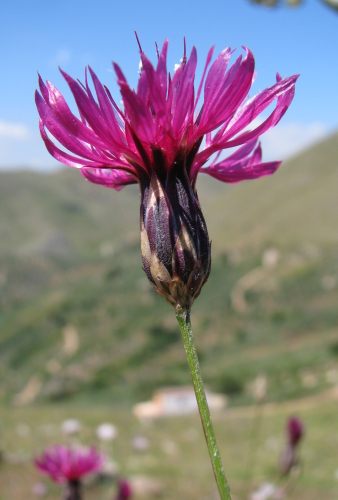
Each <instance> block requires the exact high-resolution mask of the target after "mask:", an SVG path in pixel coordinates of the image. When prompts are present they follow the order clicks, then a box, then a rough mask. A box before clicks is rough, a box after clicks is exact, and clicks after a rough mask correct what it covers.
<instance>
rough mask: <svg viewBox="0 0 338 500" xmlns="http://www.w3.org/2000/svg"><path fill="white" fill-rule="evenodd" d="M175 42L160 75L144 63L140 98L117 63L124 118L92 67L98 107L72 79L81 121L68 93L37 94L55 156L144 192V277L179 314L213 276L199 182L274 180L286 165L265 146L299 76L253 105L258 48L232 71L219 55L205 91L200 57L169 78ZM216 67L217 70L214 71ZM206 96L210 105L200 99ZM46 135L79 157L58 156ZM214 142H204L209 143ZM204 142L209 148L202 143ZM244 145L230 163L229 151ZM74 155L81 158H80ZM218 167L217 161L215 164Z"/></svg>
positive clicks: (112, 183) (45, 88)
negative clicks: (269, 157) (265, 153)
mask: <svg viewBox="0 0 338 500" xmlns="http://www.w3.org/2000/svg"><path fill="white" fill-rule="evenodd" d="M167 49H168V41H167V40H166V41H165V42H164V44H163V47H162V50H161V52H159V51H157V52H158V63H157V66H156V68H154V67H153V65H152V64H151V62H150V61H149V59H148V58H147V57H146V56H145V55H144V53H143V52H142V49H141V47H140V54H141V63H142V64H141V66H142V69H141V74H140V78H139V81H138V85H137V90H136V91H133V90H131V89H130V87H129V86H128V84H127V81H126V78H125V76H124V74H123V73H122V70H121V69H120V67H119V66H118V65H117V64H115V63H114V69H115V72H116V75H117V81H118V85H119V86H120V91H121V95H122V100H123V107H124V109H123V110H121V109H120V108H119V107H118V106H117V104H116V103H115V101H114V100H113V98H112V96H111V94H110V92H109V90H108V89H107V87H104V86H103V85H102V84H101V82H100V81H99V79H98V78H97V76H96V75H95V73H94V72H93V70H92V69H91V68H89V73H90V76H91V78H92V80H93V84H94V88H95V92H96V95H97V101H96V100H95V99H94V96H93V94H92V91H91V90H90V87H89V84H88V72H87V70H86V75H85V85H82V84H80V83H78V82H77V81H76V80H74V79H73V78H71V77H70V76H69V75H67V74H66V73H65V72H62V74H63V76H64V78H65V80H66V81H67V83H68V85H69V87H70V89H71V91H72V93H73V95H74V98H75V101H76V104H77V107H78V110H79V114H80V119H79V118H77V117H76V116H75V115H73V113H72V112H71V111H70V109H69V107H68V105H67V103H66V101H65V99H64V98H63V96H62V95H61V94H60V92H59V91H58V90H57V89H56V88H55V87H54V86H53V85H52V84H51V83H50V82H48V81H47V84H46V85H45V84H44V83H43V81H42V79H41V77H40V76H39V86H40V91H41V95H40V94H39V93H38V92H36V105H37V108H38V112H39V115H40V132H41V136H42V138H43V140H44V142H45V145H46V147H47V149H48V151H49V152H50V154H51V155H52V156H53V157H54V158H56V159H57V160H59V161H61V162H62V163H64V164H66V165H69V166H71V167H78V168H80V169H81V173H82V175H83V176H84V177H85V178H86V179H88V180H89V181H91V182H93V183H96V184H102V185H103V186H106V187H110V188H114V189H117V190H119V189H121V188H123V187H124V186H126V185H127V184H134V183H139V185H140V191H141V252H142V260H143V266H144V270H145V272H146V274H147V277H148V279H149V280H150V282H151V283H152V285H153V286H154V287H155V289H156V290H157V291H158V292H159V293H160V294H161V295H163V296H164V297H165V298H166V300H167V301H168V302H169V303H171V304H173V305H174V306H176V308H183V309H190V307H191V305H192V303H193V301H194V299H195V298H196V297H197V296H198V295H199V293H200V291H201V288H202V286H203V284H204V283H205V282H206V280H207V278H208V276H209V273H210V263H211V257H210V242H209V237H208V232H207V228H206V224H205V221H204V218H203V215H202V212H201V209H200V205H199V201H198V197H197V192H196V188H195V183H196V178H197V175H198V173H199V172H200V173H205V174H209V175H211V176H212V177H215V178H216V179H218V180H220V181H222V182H230V183H233V182H239V181H242V180H245V179H255V178H258V177H261V176H264V175H270V174H272V173H273V172H275V171H276V169H277V168H278V166H279V165H280V163H281V162H279V161H273V162H268V163H263V162H262V150H261V147H260V144H259V143H258V142H257V141H258V137H259V136H260V135H261V134H262V133H264V132H266V131H267V130H269V129H270V128H271V127H274V126H275V125H276V124H277V123H278V122H279V120H280V119H281V118H282V116H283V115H284V113H285V112H286V110H287V109H288V107H289V105H290V103H291V101H292V99H293V96H294V91H295V82H296V80H297V76H291V77H288V78H285V79H282V78H281V76H280V75H279V74H277V82H276V83H275V84H274V85H272V86H271V87H270V88H268V89H266V90H264V91H262V92H260V93H259V94H257V95H256V96H254V97H252V98H251V99H249V100H246V99H247V96H248V93H249V90H250V88H251V84H252V81H253V77H254V66H255V61H254V57H253V54H252V53H251V52H250V50H249V49H245V52H246V56H245V58H244V59H242V56H239V57H238V58H237V60H236V61H235V62H234V64H233V65H232V66H231V67H230V68H229V67H228V66H229V61H230V57H231V55H232V51H231V49H230V48H227V49H225V50H223V51H222V52H221V53H220V54H219V56H218V57H217V58H216V60H215V61H214V62H213V64H211V66H210V63H211V59H212V55H213V50H214V49H213V48H211V49H210V51H209V53H208V56H207V60H206V64H205V68H204V72H203V75H202V79H201V82H200V83H199V85H198V88H197V92H195V88H194V78H195V71H196V65H197V52H196V49H195V47H193V48H192V51H191V54H190V57H189V58H188V59H187V57H186V49H185V46H184V55H183V59H182V63H181V65H180V66H179V68H178V69H177V70H176V71H175V72H174V74H173V76H171V75H170V73H169V74H168V72H167V67H166V58H167ZM209 66H210V69H209V70H208V68H209ZM202 94H203V104H200V98H201V96H202ZM273 101H276V106H275V109H274V110H273V111H272V112H271V114H270V115H269V116H268V117H267V118H266V119H265V120H263V121H262V122H261V123H260V124H259V125H257V126H255V127H254V128H253V129H252V130H248V129H247V127H248V126H250V124H252V122H253V121H254V120H255V118H257V117H258V116H259V115H260V114H261V113H262V112H263V111H264V110H265V109H266V108H267V107H268V106H269V105H270V104H271V103H273ZM46 129H47V130H48V131H49V133H50V134H51V135H52V136H54V138H55V139H56V140H57V141H59V143H60V144H61V145H62V146H63V147H64V148H65V149H66V150H68V151H69V152H67V151H64V150H61V149H60V148H59V147H57V146H56V145H55V144H54V143H53V142H52V140H51V139H50V137H49V136H48V135H47V132H46ZM203 139H204V141H203ZM202 141H203V142H202ZM237 146H240V147H239V149H237V150H236V151H235V152H234V153H233V154H231V155H230V156H228V157H227V158H225V159H221V160H220V155H221V153H222V152H223V151H224V150H225V149H229V148H232V147H237ZM70 153H71V154H70ZM209 160H210V161H209Z"/></svg>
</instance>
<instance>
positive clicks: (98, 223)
mask: <svg viewBox="0 0 338 500" xmlns="http://www.w3.org/2000/svg"><path fill="white" fill-rule="evenodd" d="M337 158H338V146H337V134H336V135H333V136H332V137H331V138H329V139H327V140H326V141H324V142H323V143H321V144H318V145H316V146H315V147H314V148H312V149H311V150H309V151H307V152H304V153H303V154H302V155H300V156H298V157H297V158H294V159H292V160H290V161H289V162H287V163H286V164H285V165H283V166H282V167H281V169H280V171H279V172H278V173H277V174H276V175H275V176H273V177H272V178H264V179H260V180H258V181H255V182H252V183H250V182H248V183H242V184H239V185H236V186H230V187H229V186H225V185H222V184H221V183H217V182H216V181H214V180H211V179H207V178H204V177H203V176H201V179H199V184H198V189H199V196H200V200H201V204H202V207H203V210H204V213H205V217H206V220H207V223H208V228H209V233H210V236H211V238H212V240H213V243H212V252H213V265H212V273H211V276H210V279H209V281H208V283H207V284H206V285H205V287H204V289H203V291H202V293H201V296H200V297H199V298H198V300H197V301H196V303H195V305H194V307H193V311H192V323H193V329H194V333H195V337H196V345H197V350H198V354H199V358H200V363H201V368H202V374H203V377H204V380H205V382H206V384H207V385H208V386H209V387H210V388H211V389H212V390H215V391H220V392H223V393H225V394H226V395H227V396H228V406H229V408H230V409H229V410H228V411H227V412H226V413H225V414H222V415H220V416H217V417H216V427H217V429H216V430H217V432H218V434H219V435H220V443H221V448H222V447H224V448H223V449H224V453H223V454H224V457H225V461H227V469H228V471H229V478H230V480H231V485H232V488H233V491H234V500H235V499H236V495H238V492H239V491H240V488H241V482H242V480H243V474H244V472H243V470H244V469H243V463H244V461H245V456H246V455H245V454H246V449H247V437H248V435H249V434H250V428H251V418H252V410H250V409H249V408H248V407H249V406H250V405H252V404H253V396H252V391H251V387H252V382H253V381H254V380H255V378H256V377H257V375H258V374H259V373H264V374H265V375H266V377H267V381H268V393H267V401H268V405H275V406H268V408H270V410H269V411H270V413H267V411H268V408H267V409H266V413H265V417H264V425H263V429H264V432H267V433H268V434H267V435H266V436H265V435H264V436H265V437H266V439H265V437H264V436H262V443H261V446H260V448H259V451H258V458H257V470H255V481H256V483H257V484H258V482H261V481H263V480H268V479H271V478H273V477H274V474H275V472H276V469H275V463H276V460H277V455H278V452H279V451H280V447H281V445H282V439H283V437H282V434H283V431H282V429H283V426H284V421H285V418H286V415H287V413H288V412H293V411H294V409H297V412H298V410H299V413H300V414H301V416H303V417H304V418H305V419H306V423H307V427H308V429H309V432H308V437H307V439H306V441H305V442H304V450H303V452H304V461H305V463H306V469H304V475H303V476H302V477H301V478H300V479H299V484H298V485H297V487H296V489H295V491H294V493H292V494H291V493H290V495H291V496H290V498H294V499H296V498H297V499H300V500H302V499H303V498H304V499H305V498H306V499H307V500H312V499H315V498H320V497H322V496H323V497H325V498H326V499H328V500H330V499H331V498H334V494H333V490H334V484H335V479H334V473H335V469H334V467H335V465H334V460H333V456H334V454H333V451H332V450H333V447H334V443H335V442H336V441H335V440H336V437H334V436H335V430H334V422H335V418H334V415H335V411H334V405H335V403H333V402H332V401H331V400H330V399H329V400H326V399H325V397H324V396H323V395H325V394H328V393H329V391H330V390H331V388H332V385H333V384H335V383H337V382H338V355H337V352H338V348H337V342H338V330H337V324H338V310H337V301H338V286H337V283H338V274H337V264H338V257H337V255H338V254H337V249H336V246H337V231H336V228H337V227H338V219H337V214H338V212H337V210H336V186H337V182H338V178H337V175H338V168H337V167H338V165H337ZM0 180H1V182H0V292H1V293H0V414H1V421H2V438H1V439H2V440H3V443H4V444H3V448H4V451H5V453H6V455H7V456H8V455H9V456H12V455H13V454H14V462H15V456H17V458H18V457H20V453H27V454H28V456H31V455H32V454H33V453H36V452H37V451H38V449H42V448H43V446H45V445H47V444H49V443H50V442H51V441H52V440H59V439H60V433H59V431H58V430H57V429H59V425H60V422H61V421H62V419H63V418H66V416H78V417H79V418H81V420H82V421H83V423H84V425H85V429H86V431H85V432H84V434H83V435H82V436H81V440H83V441H84V442H87V443H89V442H91V440H92V439H94V428H95V426H96V425H97V424H98V423H100V422H101V421H104V420H114V422H115V421H116V423H117V425H118V426H119V428H120V429H121V433H120V435H119V438H118V440H117V441H116V444H115V443H114V449H113V451H114V455H115V454H116V458H117V459H118V461H119V462H120V463H121V468H122V471H123V472H124V473H125V474H127V475H129V474H134V473H149V474H150V475H154V476H156V477H159V478H160V479H161V481H162V482H163V484H164V491H165V493H164V496H163V498H168V499H169V498H173V499H176V498H186V499H189V498H201V500H202V499H203V498H204V499H207V498H211V495H212V492H213V488H214V486H213V482H212V477H211V470H210V468H209V465H208V462H207V452H206V448H205V446H204V443H203V439H202V436H201V435H200V434H201V433H200V428H199V422H198V419H197V417H196V418H195V417H193V418H192V419H172V420H161V421H158V422H155V423H153V424H152V425H151V426H150V427H149V428H147V427H140V424H139V423H138V422H136V421H135V420H134V419H133V417H132V416H131V413H130V408H131V406H132V404H134V403H135V402H136V401H143V400H145V399H148V398H149V397H151V395H152V393H153V391H154V390H155V389H156V388H158V387H160V386H168V385H169V386H171V385H185V384H188V383H190V374H189V372H188V367H187V363H186V359H185V353H184V349H183V345H182V342H181V339H180V337H179V330H178V325H177V324H176V321H175V317H174V313H173V311H172V309H171V308H170V306H168V305H167V304H165V303H164V301H163V299H162V298H161V297H159V296H158V295H156V293H155V292H154V291H153V290H152V289H151V288H150V286H149V284H148V282H147V280H146V278H145V275H144V273H143V271H142V269H141V259H140V251H139V235H138V225H139V222H138V214H139V206H138V205H139V194H138V191H137V189H136V188H133V187H130V188H126V189H125V190H124V191H123V192H122V193H115V192H112V191H111V190H105V189H103V188H100V187H97V186H93V185H90V184H89V183H86V182H85V181H84V180H83V179H82V178H81V177H80V176H79V175H78V172H73V171H70V170H69V171H61V172H58V173H55V174H52V175H40V174H34V173H30V172H20V173H1V174H0ZM271 248H272V249H273V251H274V252H275V254H276V255H277V257H278V258H277V261H276V263H275V265H270V266H269V265H266V264H264V259H265V257H264V256H265V253H266V250H268V249H271ZM236 294H237V295H236ZM238 296H239V297H240V301H241V304H242V306H243V304H244V306H243V307H242V309H240V308H238V305H237V306H236V301H235V300H234V297H237V299H238ZM237 304H238V302H237ZM69 327H72V329H73V330H74V329H75V330H76V332H77V339H78V344H79V345H78V346H77V348H76V349H75V350H74V351H73V352H71V353H69V352H68V353H67V352H66V349H65V333H64V332H65V329H67V328H69ZM32 380H33V381H35V385H36V384H37V385H38V387H39V389H38V390H37V392H36V394H35V396H34V398H33V400H34V401H32V404H33V405H36V406H28V407H25V408H14V407H13V405H14V404H15V402H16V401H18V399H17V395H18V394H20V393H22V391H24V390H25V387H27V383H29V382H31V381H32ZM36 381H37V382H36ZM322 397H324V399H321V398H322ZM300 398H302V401H307V402H309V401H310V403H311V401H312V403H311V404H310V403H306V405H309V404H310V406H306V405H305V406H304V407H303V406H302V405H301V404H300V403H299V404H298V401H299V400H300ZM311 398H312V399H311ZM316 398H317V399H316ZM288 401H289V403H288ZM290 401H291V403H290ZM313 401H317V403H313ZM288 405H289V406H288ZM311 405H312V406H311ZM94 407H95V410H94V409H93V408H94ZM271 408H275V410H272V409H271ZM295 411H296V410H295ZM20 422H26V423H27V424H28V425H29V427H30V428H31V433H30V435H29V436H27V437H25V438H22V437H20V438H19V436H17V435H16V425H17V424H18V423H20ZM49 424H53V425H54V427H53V429H54V431H55V433H54V434H53V435H51V436H48V435H47V434H46V433H45V431H43V430H42V429H46V427H43V426H46V425H49ZM55 426H56V427H55ZM50 429H52V427H50ZM54 431H53V432H54ZM139 432H142V433H149V437H150V439H151V442H152V446H151V450H150V451H149V453H148V452H147V453H146V454H145V455H144V456H143V455H142V456H141V455H140V456H134V455H135V453H134V452H133V451H132V449H131V446H130V438H131V436H132V435H134V434H135V433H139ZM187 436H196V438H194V439H192V438H191V437H190V438H189V437H187ZM263 438H264V439H263ZM189 439H190V441H189ZM164 440H169V441H171V440H174V441H175V440H176V441H177V444H178V449H179V452H178V455H177V456H169V455H168V456H167V455H165V453H164V452H163V449H162V448H163V447H162V448H161V443H162V442H163V441H164ZM264 443H270V445H271V446H270V445H269V444H266V445H265V444H264ZM271 443H275V444H274V445H272V444H271ZM276 443H277V444H276ZM269 446H270V448H269ZM164 448H165V446H164ZM169 448H170V446H169ZM197 450H198V451H197ZM203 450H204V452H203ZM203 453H204V455H203ZM318 457H320V459H319V458H318ZM14 462H13V461H12V462H10V461H9V462H4V463H2V464H0V486H1V487H0V499H1V500H17V499H19V498H20V500H21V499H22V498H25V499H26V497H27V495H29V494H30V491H31V485H32V481H35V480H36V479H37V475H36V474H35V473H34V472H33V468H32V466H31V465H30V463H29V462H23V463H22V464H18V463H14ZM18 474H20V477H22V478H23V479H22V485H23V487H24V488H25V492H23V490H22V489H21V490H20V488H21V482H18V481H16V480H15V478H16V477H18ZM34 474H35V475H34ZM3 485H5V486H3ZM93 488H94V487H92V488H89V490H88V495H87V496H88V498H89V499H90V498H93V499H94V498H98V496H97V495H98V494H100V495H101V496H102V500H105V499H106V498H107V499H108V498H111V496H112V491H111V487H110V486H107V487H106V488H103V487H102V489H101V490H100V492H99V493H98V492H97V491H96V490H95V489H93ZM27 492H28V493H27ZM1 495H2V496H1ZM20 495H21V496H20ZM25 495H26V496H25ZM53 495H54V497H53ZM58 495H59V492H58V490H57V489H56V488H54V489H52V488H51V489H50V498H51V499H52V498H58ZM166 495H167V496H166ZM292 495H293V497H292ZM297 495H298V496H297ZM330 495H331V496H330ZM27 498H28V497H27Z"/></svg>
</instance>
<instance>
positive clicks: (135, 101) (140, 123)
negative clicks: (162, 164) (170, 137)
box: [119, 81, 155, 144]
mask: <svg viewBox="0 0 338 500" xmlns="http://www.w3.org/2000/svg"><path fill="white" fill-rule="evenodd" d="M119 85H120V88H121V94H122V97H123V102H124V106H125V109H126V114H127V115H128V117H129V119H130V124H131V126H132V128H133V129H134V130H135V132H136V134H137V135H138V136H139V137H140V139H141V140H144V141H147V142H149V143H150V144H152V143H153V141H154V135H155V127H154V121H153V118H152V116H151V113H150V110H149V109H148V108H147V107H146V105H145V104H144V103H143V102H142V101H141V99H140V98H139V96H138V95H137V94H135V92H133V91H132V90H131V89H130V88H129V86H128V85H127V84H125V83H123V82H120V81H119Z"/></svg>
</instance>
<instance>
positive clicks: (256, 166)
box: [200, 141, 281, 183]
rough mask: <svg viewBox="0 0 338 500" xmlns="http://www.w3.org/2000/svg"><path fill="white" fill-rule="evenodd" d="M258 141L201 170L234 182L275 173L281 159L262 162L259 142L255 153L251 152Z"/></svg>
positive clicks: (221, 179)
mask: <svg viewBox="0 0 338 500" xmlns="http://www.w3.org/2000/svg"><path fill="white" fill-rule="evenodd" d="M255 143H256V141H251V142H250V143H248V144H245V145H244V146H243V147H241V148H240V149H238V150H237V151H236V152H235V153H234V154H232V155H231V156H229V157H228V158H226V159H225V160H222V161H221V162H219V163H216V164H212V165H210V166H209V167H206V168H202V169H201V170H200V172H202V173H205V174H209V175H211V176H212V177H215V178H216V179H218V180H220V181H222V182H227V183H234V182H240V181H244V180H248V179H257V178H258V177H262V176H265V175H271V174H273V173H274V172H275V171H276V170H277V168H278V167H279V166H280V164H281V162H280V161H274V162H268V163H262V162H261V160H262V149H261V145H260V144H258V145H257V147H256V148H255V150H254V151H253V154H252V155H251V156H249V155H250V153H251V152H252V150H253V147H254V146H255Z"/></svg>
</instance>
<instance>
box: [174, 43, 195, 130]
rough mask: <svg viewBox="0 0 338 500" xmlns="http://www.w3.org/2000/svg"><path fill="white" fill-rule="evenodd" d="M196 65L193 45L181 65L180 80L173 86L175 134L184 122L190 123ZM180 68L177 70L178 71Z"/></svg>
mask: <svg viewBox="0 0 338 500" xmlns="http://www.w3.org/2000/svg"><path fill="white" fill-rule="evenodd" d="M196 66H197V51H196V48H195V47H193V48H192V51H191V54H190V57H189V60H188V62H187V64H186V65H185V66H183V64H182V66H181V67H183V68H182V72H181V74H180V81H179V82H177V83H176V86H175V87H174V96H173V122H172V124H173V131H174V134H175V135H177V134H178V133H179V132H180V131H181V128H182V126H183V124H184V123H185V122H187V123H190V122H191V121H192V120H191V119H192V113H193V98H194V78H195V71H196ZM179 70H180V68H179V69H178V70H177V71H179Z"/></svg>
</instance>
